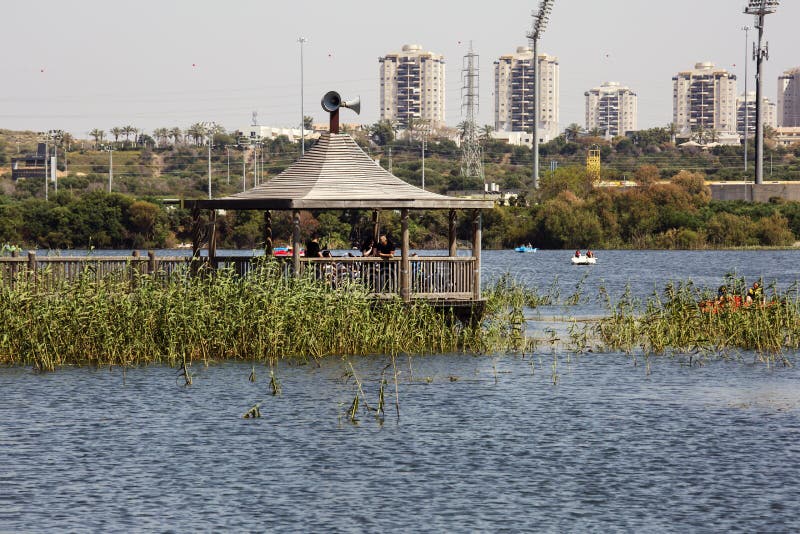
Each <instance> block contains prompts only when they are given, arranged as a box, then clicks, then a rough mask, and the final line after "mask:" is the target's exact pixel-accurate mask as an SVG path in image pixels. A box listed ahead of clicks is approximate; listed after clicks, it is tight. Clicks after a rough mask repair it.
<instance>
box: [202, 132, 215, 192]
mask: <svg viewBox="0 0 800 534" xmlns="http://www.w3.org/2000/svg"><path fill="white" fill-rule="evenodd" d="M201 124H202V125H203V127H204V128H205V129H206V133H207V138H208V199H209V200H211V146H212V145H213V144H214V129H215V128H216V127H217V123H215V122H203V123H201Z"/></svg>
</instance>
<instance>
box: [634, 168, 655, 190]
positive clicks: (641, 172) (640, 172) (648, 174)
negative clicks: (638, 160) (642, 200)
mask: <svg viewBox="0 0 800 534" xmlns="http://www.w3.org/2000/svg"><path fill="white" fill-rule="evenodd" d="M660 179H661V173H660V172H659V171H658V167H656V166H655V165H640V166H639V168H637V169H636V173H635V174H634V180H636V183H637V184H639V185H641V186H643V187H648V186H651V185H653V184H654V183H656V182H657V181H659V180H660Z"/></svg>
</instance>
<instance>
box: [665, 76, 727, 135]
mask: <svg viewBox="0 0 800 534" xmlns="http://www.w3.org/2000/svg"><path fill="white" fill-rule="evenodd" d="M736 94H737V91H736V75H734V74H730V73H729V72H728V71H726V70H725V69H720V68H715V67H714V64H713V63H709V62H704V63H697V64H695V66H694V69H693V70H687V71H683V72H679V73H678V74H677V75H676V76H673V78H672V122H673V123H674V124H675V126H676V127H677V130H678V132H680V133H683V134H686V133H690V132H696V131H698V130H706V131H708V130H715V131H717V132H719V133H735V132H736Z"/></svg>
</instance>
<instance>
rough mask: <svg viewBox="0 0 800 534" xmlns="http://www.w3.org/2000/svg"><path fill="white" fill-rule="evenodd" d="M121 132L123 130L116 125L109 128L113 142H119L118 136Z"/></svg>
mask: <svg viewBox="0 0 800 534" xmlns="http://www.w3.org/2000/svg"><path fill="white" fill-rule="evenodd" d="M123 133H124V132H123V131H122V128H120V127H118V126H114V127H113V128H111V135H113V136H114V144H117V143H119V136H120V135H122V134H123Z"/></svg>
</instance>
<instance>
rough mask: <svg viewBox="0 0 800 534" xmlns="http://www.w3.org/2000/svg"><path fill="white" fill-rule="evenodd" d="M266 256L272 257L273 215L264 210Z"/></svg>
mask: <svg viewBox="0 0 800 534" xmlns="http://www.w3.org/2000/svg"><path fill="white" fill-rule="evenodd" d="M264 255H265V256H272V213H271V212H270V211H269V210H264Z"/></svg>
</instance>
